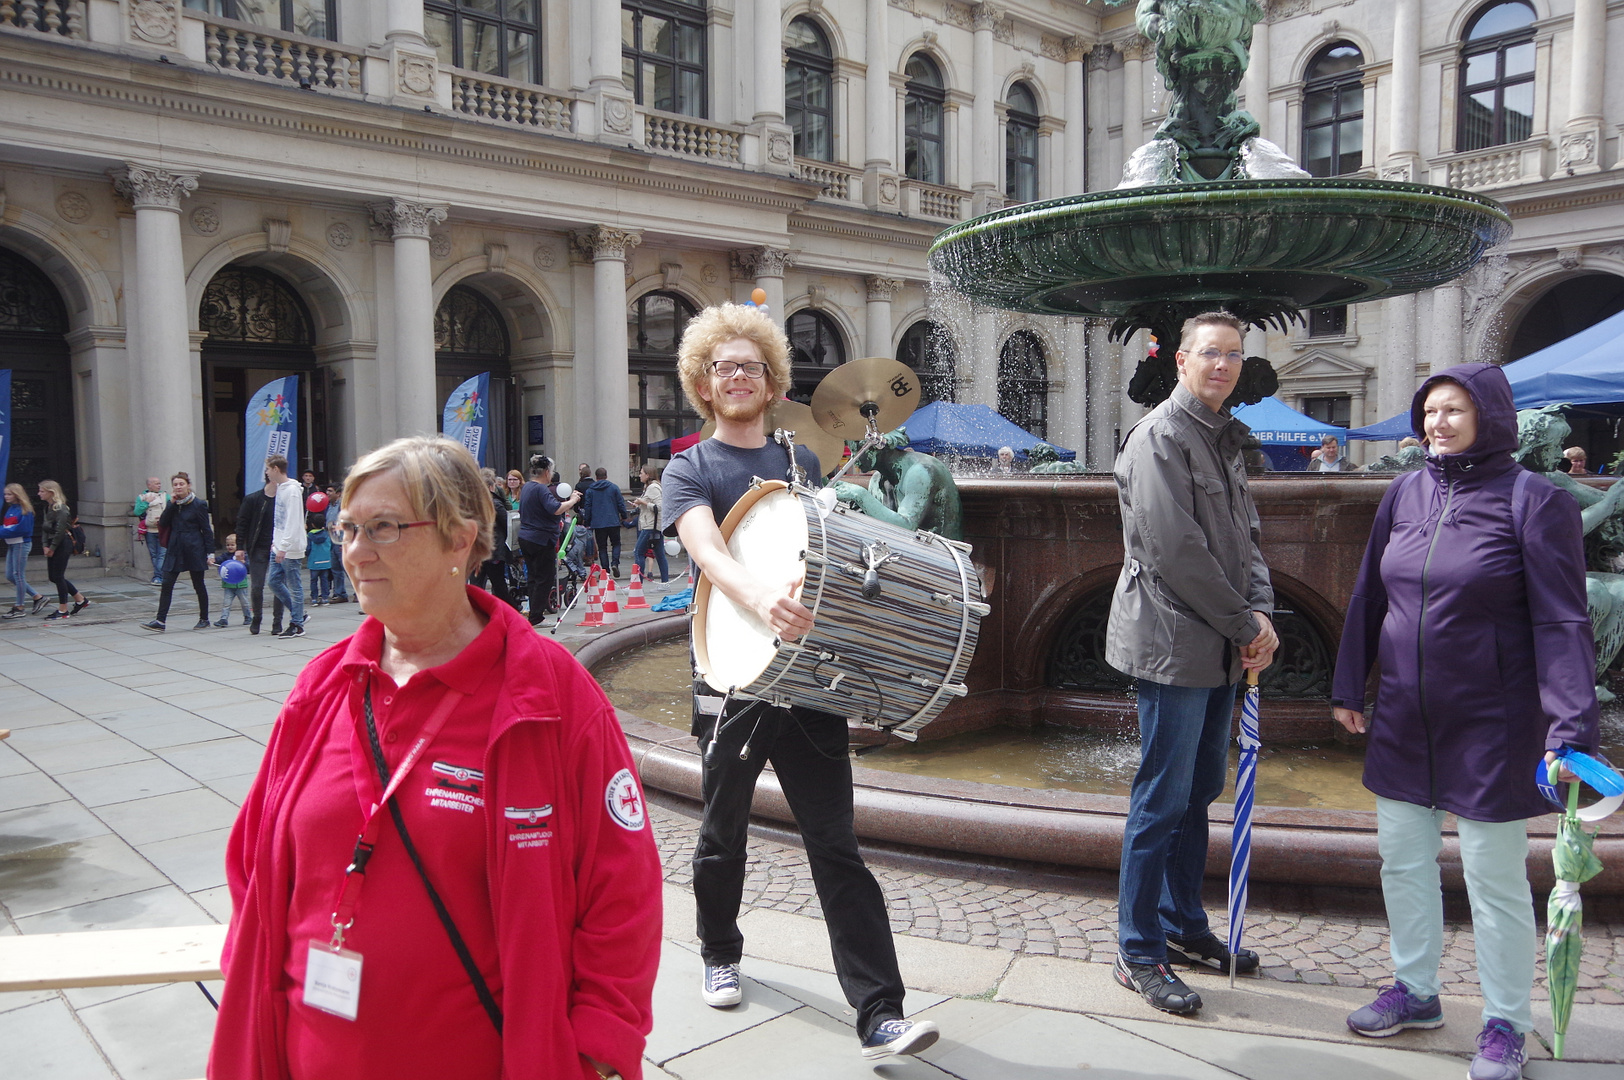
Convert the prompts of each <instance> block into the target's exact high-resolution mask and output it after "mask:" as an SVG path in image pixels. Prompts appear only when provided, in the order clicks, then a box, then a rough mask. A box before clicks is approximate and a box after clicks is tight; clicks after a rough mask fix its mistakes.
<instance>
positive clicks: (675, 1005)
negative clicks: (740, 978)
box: [644, 946, 801, 1062]
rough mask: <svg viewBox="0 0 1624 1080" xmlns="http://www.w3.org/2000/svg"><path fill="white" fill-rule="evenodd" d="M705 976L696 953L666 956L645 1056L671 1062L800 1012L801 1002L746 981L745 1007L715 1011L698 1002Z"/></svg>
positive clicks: (671, 951) (672, 951)
mask: <svg viewBox="0 0 1624 1080" xmlns="http://www.w3.org/2000/svg"><path fill="white" fill-rule="evenodd" d="M703 972H704V962H703V961H702V960H701V959H700V958H699V955H698V954H697V953H695V952H692V951H690V950H688V949H684V948H681V947H680V946H671V947H667V948H666V949H664V950H663V951H662V952H661V954H660V972H659V976H658V977H657V978H656V980H655V983H654V1030H653V1031H652V1032H651V1033H650V1034H649V1040H648V1046H647V1048H646V1050H645V1051H644V1055H645V1056H646V1057H648V1058H649V1059H650V1060H651V1061H655V1062H664V1061H668V1060H670V1059H671V1058H674V1057H677V1056H679V1055H682V1054H686V1053H689V1052H690V1051H693V1050H697V1049H699V1048H701V1047H704V1046H708V1045H710V1044H711V1043H714V1042H716V1041H717V1040H719V1039H725V1038H727V1037H728V1036H730V1035H736V1034H737V1033H739V1032H741V1031H744V1030H746V1029H747V1028H751V1027H755V1026H756V1025H757V1024H763V1023H766V1022H767V1021H768V1020H771V1019H773V1018H774V1017H777V1016H782V1015H784V1014H785V1013H788V1012H792V1011H793V1010H795V1009H798V1008H800V1007H801V1004H800V1002H797V1001H795V1000H793V999H791V998H789V997H786V996H785V995H783V994H781V993H779V992H778V991H777V990H775V989H773V988H771V987H768V986H764V985H761V984H760V983H755V982H752V981H750V980H749V979H748V978H747V979H746V982H745V985H744V986H743V990H744V1001H743V1002H742V1003H741V1004H739V1005H736V1006H734V1007H732V1008H729V1009H713V1008H711V1007H710V1006H709V1005H706V1004H705V1002H704V1000H703V999H702V998H701V997H700V996H699V983H700V977H701V975H702V974H703Z"/></svg>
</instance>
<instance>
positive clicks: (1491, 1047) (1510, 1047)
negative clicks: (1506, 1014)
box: [1466, 1017, 1525, 1080]
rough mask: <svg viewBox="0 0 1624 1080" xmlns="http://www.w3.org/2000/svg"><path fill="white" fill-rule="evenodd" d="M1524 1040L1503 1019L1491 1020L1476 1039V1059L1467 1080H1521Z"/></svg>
mask: <svg viewBox="0 0 1624 1080" xmlns="http://www.w3.org/2000/svg"><path fill="white" fill-rule="evenodd" d="M1524 1060H1525V1055H1524V1054H1523V1037H1522V1036H1521V1035H1518V1034H1517V1033H1516V1032H1515V1031H1513V1030H1512V1028H1511V1025H1510V1024H1508V1023H1506V1022H1505V1021H1504V1020H1500V1019H1497V1018H1495V1017H1490V1018H1489V1022H1488V1023H1487V1024H1485V1025H1484V1026H1483V1031H1482V1033H1481V1034H1479V1035H1478V1037H1477V1057H1475V1058H1473V1059H1472V1067H1471V1068H1470V1069H1468V1070H1467V1071H1466V1080H1522V1067H1523V1061H1524Z"/></svg>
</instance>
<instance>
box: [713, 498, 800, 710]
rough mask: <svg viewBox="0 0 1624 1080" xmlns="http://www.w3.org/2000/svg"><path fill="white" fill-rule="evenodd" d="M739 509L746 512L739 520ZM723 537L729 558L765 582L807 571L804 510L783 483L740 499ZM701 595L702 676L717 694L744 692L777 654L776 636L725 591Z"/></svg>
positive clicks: (724, 523) (787, 578)
mask: <svg viewBox="0 0 1624 1080" xmlns="http://www.w3.org/2000/svg"><path fill="white" fill-rule="evenodd" d="M769 489H770V490H769ZM751 500H753V502H752V501H751ZM746 507H747V508H746ZM740 509H743V510H744V513H743V514H742V515H740V516H738V517H737V519H736V520H735V517H734V515H735V514H737V513H738V511H739V510H740ZM729 523H731V524H732V526H733V527H732V531H731V532H729V531H728V529H727V526H728V524H729ZM723 536H724V537H725V539H726V540H727V550H728V552H729V554H731V555H732V556H733V558H734V559H736V560H737V561H738V562H739V564H740V565H741V566H743V567H744V568H745V569H746V570H749V571H750V572H751V573H752V574H754V575H755V576H756V577H758V578H760V579H761V580H762V581H769V582H784V581H789V580H791V579H792V578H795V577H798V576H801V575H803V574H804V573H805V572H806V563H805V562H803V561H802V559H801V553H802V552H804V551H805V550H806V546H807V537H808V534H807V528H806V511H805V510H804V509H802V507H801V503H800V500H798V499H797V498H796V497H795V496H794V495H792V494H790V493H789V491H788V490H787V489H786V488H785V487H784V485H783V484H781V483H773V484H767V485H763V486H762V488H759V489H757V490H755V491H752V492H750V493H748V494H746V495H745V496H744V498H742V499H740V500H739V504H738V505H737V506H735V507H734V510H733V513H730V514H729V515H728V521H726V522H723ZM702 592H704V593H705V595H703V596H702V597H700V598H698V600H699V606H698V608H697V611H696V616H695V620H694V629H695V632H696V633H695V636H696V638H697V639H698V640H697V641H696V643H695V644H696V646H697V647H696V649H695V650H694V651H695V659H696V660H697V661H698V663H699V670H700V674H702V675H703V676H704V677H705V681H706V682H708V683H710V684H711V685H712V686H713V687H715V688H716V689H718V690H727V689H730V688H733V687H738V688H740V689H743V688H744V687H746V686H748V685H749V684H750V683H751V682H753V681H755V680H756V679H757V678H758V677H760V675H761V673H762V672H763V671H765V670H766V669H767V665H768V664H770V663H772V661H773V657H774V656H776V655H777V652H778V650H777V647H776V646H775V645H774V644H773V642H774V634H773V632H772V631H771V630H770V629H768V628H767V625H766V624H765V623H763V622H762V621H761V620H760V619H759V618H757V617H756V613H755V612H753V611H750V610H748V609H746V608H743V607H740V606H739V605H738V604H735V603H734V602H733V601H732V600H730V599H728V597H727V596H725V595H724V594H723V593H722V590H720V589H715V588H712V589H708V590H702Z"/></svg>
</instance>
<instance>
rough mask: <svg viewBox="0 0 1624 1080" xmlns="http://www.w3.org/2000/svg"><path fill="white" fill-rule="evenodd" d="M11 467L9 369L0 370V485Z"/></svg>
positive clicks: (3, 482)
mask: <svg viewBox="0 0 1624 1080" xmlns="http://www.w3.org/2000/svg"><path fill="white" fill-rule="evenodd" d="M10 467H11V369H10V368H0V485H4V484H5V482H6V476H7V472H6V470H7V469H9V468H10Z"/></svg>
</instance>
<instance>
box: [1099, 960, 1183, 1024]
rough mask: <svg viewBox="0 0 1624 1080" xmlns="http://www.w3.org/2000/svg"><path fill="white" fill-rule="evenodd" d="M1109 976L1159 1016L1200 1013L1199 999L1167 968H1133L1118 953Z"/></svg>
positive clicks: (1162, 965) (1153, 966) (1150, 966)
mask: <svg viewBox="0 0 1624 1080" xmlns="http://www.w3.org/2000/svg"><path fill="white" fill-rule="evenodd" d="M1112 974H1113V975H1115V976H1116V981H1117V982H1118V983H1120V984H1121V985H1123V986H1125V987H1127V988H1128V989H1129V990H1132V991H1133V992H1134V993H1136V994H1138V995H1139V996H1140V997H1142V998H1144V999H1145V1001H1147V1002H1148V1003H1149V1004H1150V1005H1151V1006H1152V1007H1153V1008H1157V1009H1160V1010H1161V1011H1162V1012H1170V1013H1173V1014H1175V1015H1177V1016H1189V1015H1190V1014H1191V1013H1193V1012H1198V1011H1200V1009H1201V995H1200V994H1198V993H1196V992H1195V991H1194V990H1191V989H1190V988H1189V987H1188V986H1185V985H1184V980H1183V979H1181V978H1179V977H1178V976H1177V975H1175V974H1173V969H1172V968H1171V967H1170V966H1168V965H1167V964H1134V963H1130V962H1128V961H1127V960H1124V959H1123V958H1122V954H1121V953H1118V954H1117V958H1116V966H1115V967H1114V968H1113V969H1112Z"/></svg>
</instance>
